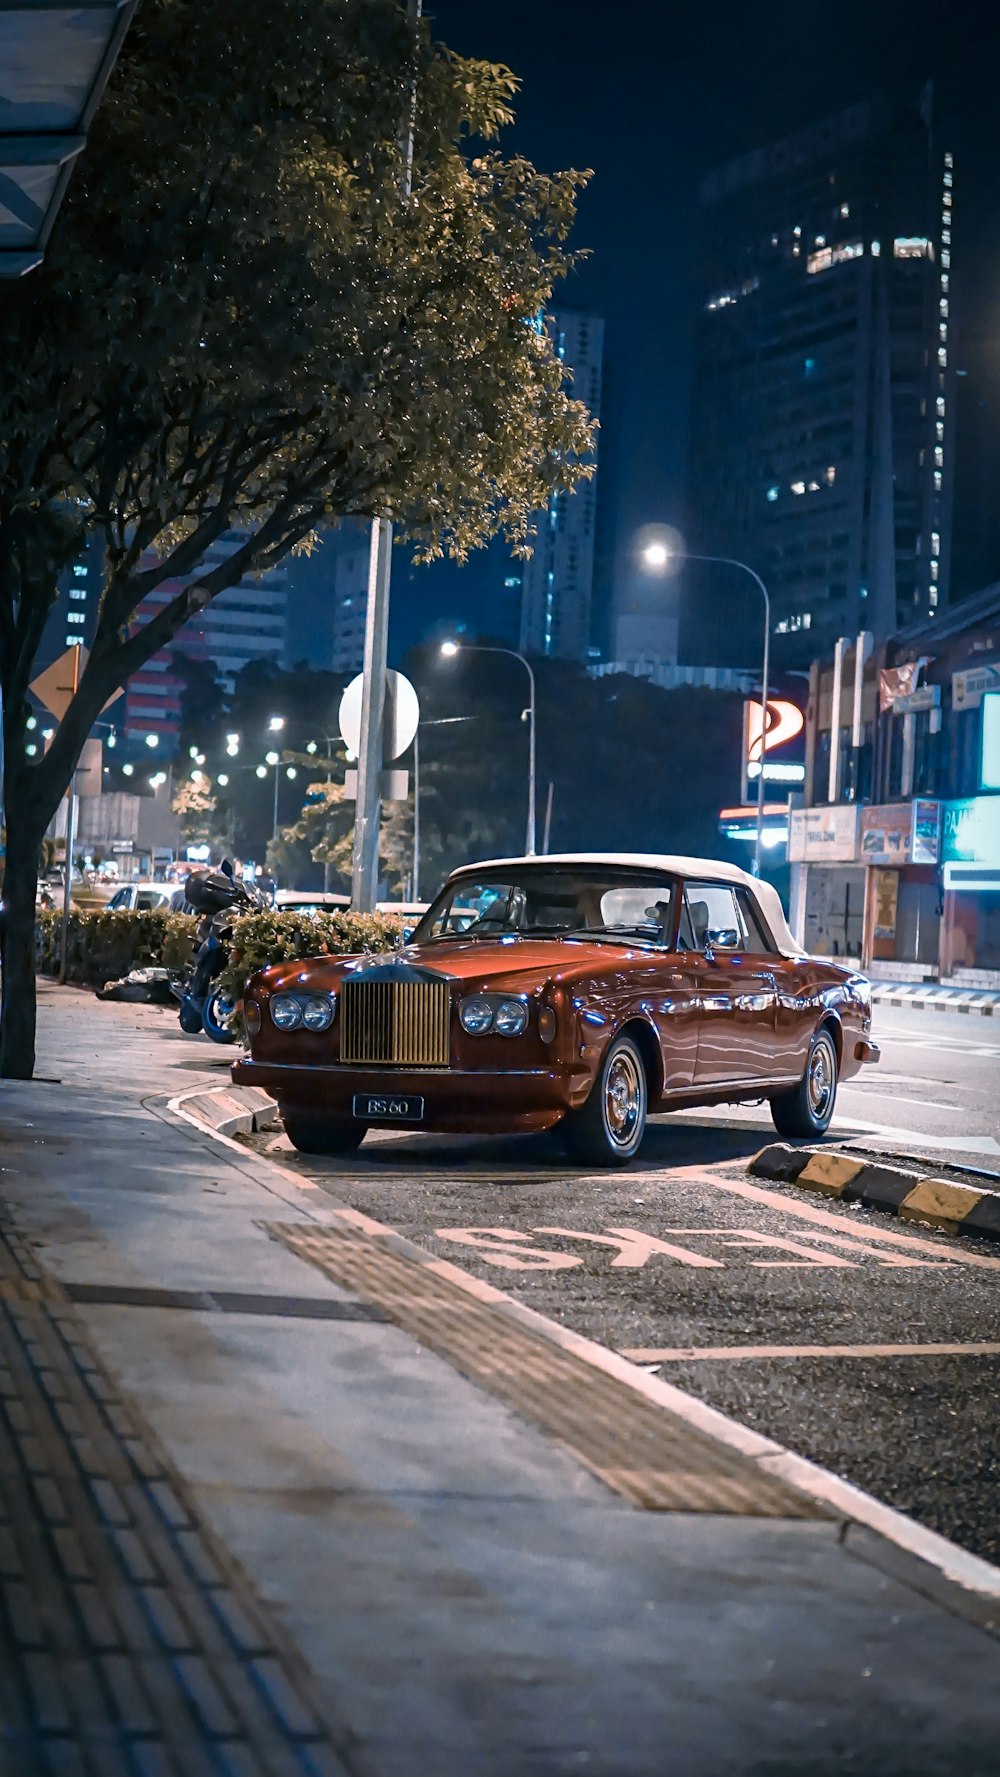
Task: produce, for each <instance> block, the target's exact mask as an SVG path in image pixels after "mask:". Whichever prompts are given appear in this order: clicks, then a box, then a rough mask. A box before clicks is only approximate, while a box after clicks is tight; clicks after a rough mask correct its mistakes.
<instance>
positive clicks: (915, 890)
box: [861, 798, 941, 977]
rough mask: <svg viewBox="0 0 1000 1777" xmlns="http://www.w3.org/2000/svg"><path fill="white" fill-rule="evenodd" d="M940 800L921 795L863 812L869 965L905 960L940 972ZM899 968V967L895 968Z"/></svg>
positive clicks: (910, 969) (910, 968)
mask: <svg viewBox="0 0 1000 1777" xmlns="http://www.w3.org/2000/svg"><path fill="white" fill-rule="evenodd" d="M940 852H941V804H940V802H935V801H930V800H926V799H922V798H918V799H916V800H914V801H910V802H892V803H886V804H883V805H875V806H873V807H871V808H864V809H862V811H861V858H862V861H863V863H864V866H865V874H866V881H865V914H864V942H863V947H862V952H861V958H862V962H863V964H864V966H865V967H866V968H870V967H874V970H875V972H876V973H879V972H881V971H880V970H879V967H878V965H879V964H883V965H884V964H889V963H892V964H902V965H904V966H905V970H906V972H907V973H908V974H910V973H912V974H915V975H918V976H923V977H926V976H929V975H934V974H936V973H937V968H938V961H939V952H940V937H941V890H940V882H939V878H938V861H939V858H940ZM892 972H893V973H895V972H896V971H895V969H894V970H893V971H892Z"/></svg>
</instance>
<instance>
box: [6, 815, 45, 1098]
mask: <svg viewBox="0 0 1000 1777" xmlns="http://www.w3.org/2000/svg"><path fill="white" fill-rule="evenodd" d="M13 788H14V786H13V785H9V789H10V790H13ZM18 800H19V798H18V797H17V796H16V795H15V797H14V802H13V806H12V805H11V801H10V799H8V803H7V857H6V869H5V872H4V896H3V926H2V935H0V952H2V957H3V981H2V988H0V1078H3V1079H5V1080H30V1079H31V1076H32V1074H33V1073H34V1069H35V891H36V888H37V885H38V854H39V851H40V849H41V843H42V835H41V834H40V833H39V831H38V828H37V826H36V824H35V822H34V821H33V820H30V819H29V820H25V819H24V815H23V811H22V810H20V809H19V808H18V807H17V801H18Z"/></svg>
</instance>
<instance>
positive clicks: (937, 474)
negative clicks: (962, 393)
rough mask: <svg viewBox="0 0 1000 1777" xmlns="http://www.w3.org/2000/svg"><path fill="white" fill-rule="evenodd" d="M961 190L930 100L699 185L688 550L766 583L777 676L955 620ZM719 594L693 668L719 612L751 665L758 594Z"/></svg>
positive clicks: (818, 132) (732, 585)
mask: <svg viewBox="0 0 1000 1777" xmlns="http://www.w3.org/2000/svg"><path fill="white" fill-rule="evenodd" d="M953 182H954V166H953V157H952V155H951V154H950V153H949V152H948V151H947V149H946V148H945V147H942V146H940V145H939V143H938V140H937V135H936V131H935V126H934V120H933V115H932V107H931V103H930V96H929V94H927V95H925V98H924V101H923V102H922V103H921V104H918V105H913V106H896V105H892V104H890V103H888V102H885V101H880V100H873V101H871V102H866V103H862V104H857V105H854V106H851V107H850V108H849V109H848V110H845V111H843V112H841V113H840V114H839V115H837V116H834V117H830V118H827V119H825V120H824V121H822V122H820V123H817V124H815V125H814V126H812V127H810V128H807V129H804V130H801V131H799V132H798V133H797V134H795V135H793V136H789V137H787V138H785V139H784V140H783V141H780V142H775V143H773V144H771V145H770V146H769V147H766V148H762V149H760V150H757V151H756V152H754V153H751V154H746V155H744V156H742V157H741V158H740V159H738V160H735V161H733V162H731V163H730V164H729V165H728V166H725V167H723V168H721V169H720V170H719V171H718V172H716V173H714V174H712V175H711V176H710V177H709V178H708V179H707V180H706V182H705V185H704V188H703V192H702V198H703V217H704V228H703V241H704V244H703V255H702V264H701V277H702V283H703V295H702V308H701V312H700V315H699V323H698V332H697V347H696V364H695V375H694V389H693V415H692V442H691V456H690V485H689V497H688V520H689V523H688V542H689V545H690V548H691V549H692V550H693V551H701V552H702V553H704V554H707V555H713V556H731V557H736V558H738V559H740V560H743V561H746V562H748V563H749V564H750V565H751V566H752V567H754V568H755V569H756V570H757V571H758V573H760V574H761V575H762V577H763V579H764V580H765V582H766V583H767V586H768V589H769V592H770V595H771V601H772V609H773V616H774V628H775V632H776V649H777V654H778V659H779V661H783V662H785V663H786V664H794V663H799V664H803V665H804V664H807V663H808V661H809V660H810V659H812V658H814V657H815V656H816V655H817V653H820V652H823V651H825V650H826V649H827V648H828V647H832V645H833V642H834V640H835V639H836V638H837V636H839V635H844V634H855V633H857V631H858V630H861V629H866V630H869V631H871V632H873V633H874V634H875V635H876V636H877V637H879V638H880V639H884V638H887V637H888V636H890V635H892V634H894V633H895V631H897V630H898V629H899V628H900V627H902V626H903V625H906V624H908V623H912V622H914V621H915V620H917V619H919V618H921V617H929V616H932V615H933V614H934V613H935V612H936V611H938V610H939V609H943V607H944V606H945V604H946V603H947V599H948V572H949V534H950V513H951V502H952V462H951V449H950V445H951V437H952V425H953V416H952V406H953V402H952V389H953V381H952V373H953V365H952V362H951V359H952V340H951V311H952V305H953V294H952V245H953V243H952V207H953V198H954V184H953ZM707 572H708V571H707V570H706V573H707ZM709 577H710V578H711V580H712V585H711V587H710V588H709V589H707V590H709V591H710V593H711V597H710V598H709V599H707V600H706V601H704V602H703V603H701V605H700V606H699V607H698V608H697V609H696V613H695V618H694V623H693V630H692V639H691V643H690V645H689V644H688V641H687V638H686V637H685V648H684V651H685V654H686V655H687V656H688V657H691V656H692V654H693V653H694V651H695V650H696V649H699V648H700V649H701V651H702V653H704V650H705V649H706V647H710V646H711V643H712V640H713V635H712V627H711V626H712V621H713V618H712V617H708V616H707V615H706V614H707V613H709V612H711V613H712V614H713V617H714V622H715V624H717V623H718V622H719V620H720V617H721V619H722V621H723V622H724V624H725V627H726V629H727V631H728V632H729V633H730V634H732V635H734V636H735V635H737V634H739V635H740V639H741V645H742V649H743V652H744V653H745V654H746V657H747V658H754V657H755V652H756V651H757V650H759V640H758V637H757V634H756V630H757V612H756V610H755V608H754V606H753V603H752V600H751V596H750V589H749V588H748V587H746V586H738V585H737V584H736V582H735V580H734V577H733V575H732V572H731V570H726V569H721V568H720V569H714V570H712V571H711V574H710V576H709ZM700 585H701V581H700V580H699V586H700ZM699 610H700V612H701V614H702V616H701V626H700V629H699V626H698V611H699Z"/></svg>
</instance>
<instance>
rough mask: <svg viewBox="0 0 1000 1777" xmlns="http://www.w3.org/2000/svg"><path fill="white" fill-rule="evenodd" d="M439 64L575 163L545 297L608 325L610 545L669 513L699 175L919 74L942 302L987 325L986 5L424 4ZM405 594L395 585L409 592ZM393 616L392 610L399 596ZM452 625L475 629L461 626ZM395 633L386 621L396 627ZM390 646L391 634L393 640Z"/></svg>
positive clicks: (520, 132) (992, 176)
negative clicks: (479, 60) (950, 244)
mask: <svg viewBox="0 0 1000 1777" xmlns="http://www.w3.org/2000/svg"><path fill="white" fill-rule="evenodd" d="M425 3H426V9H427V11H428V13H429V15H430V17H431V18H432V20H433V24H434V28H435V31H436V33H437V34H438V36H440V37H441V38H442V39H443V40H444V41H445V42H446V43H448V44H449V45H450V46H451V47H452V48H453V49H455V50H457V51H459V52H462V53H466V54H469V55H477V56H484V57H487V58H488V59H490V60H492V61H502V62H506V63H507V64H508V65H509V66H510V67H511V68H512V69H513V70H514V72H515V73H516V74H517V75H518V76H519V77H520V79H521V82H522V89H521V93H520V97H519V100H518V105H517V111H518V116H517V122H516V124H515V125H514V126H513V128H512V129H511V130H509V131H508V132H507V134H506V137H505V138H504V145H505V146H507V147H508V148H509V149H516V150H517V151H518V152H521V153H524V154H527V155H528V156H529V157H530V158H531V159H532V160H533V161H534V162H535V163H536V164H537V165H538V166H539V167H541V168H544V169H546V170H553V169H555V168H559V167H566V166H575V167H591V168H593V170H594V177H593V180H592V182H591V185H590V188H589V190H588V191H587V193H586V194H585V195H584V198H583V200H582V202H581V206H580V215H579V221H578V225H577V231H576V236H575V244H576V245H577V246H586V247H588V248H589V249H591V258H590V259H589V261H588V262H587V264H586V265H585V266H584V267H583V268H582V269H581V270H580V271H579V272H578V273H576V274H575V276H574V277H573V278H572V280H571V281H570V282H568V283H567V284H565V285H563V286H562V287H561V289H562V293H563V299H564V300H566V301H567V302H570V303H572V304H573V305H574V306H576V307H586V308H591V309H593V310H594V311H596V312H597V313H598V314H601V315H603V316H604V318H605V322H606V325H607V329H608V335H607V352H606V374H607V376H608V380H609V386H610V389H611V392H612V397H613V399H614V400H615V404H616V410H617V411H616V414H615V420H614V435H613V437H609V440H608V442H609V444H612V445H613V447H614V448H613V455H614V458H615V461H614V462H611V461H606V462H604V463H603V464H602V469H603V470H604V471H605V473H606V474H607V475H608V476H609V477H611V478H612V479H611V486H610V487H609V490H608V491H609V492H611V493H613V495H614V497H615V499H616V501H617V507H618V521H619V522H618V529H619V535H620V538H622V539H627V537H628V536H629V535H630V534H631V532H632V531H633V530H634V529H635V528H636V527H637V526H638V525H640V524H643V523H646V522H649V521H651V520H662V521H666V522H670V521H671V520H672V519H676V518H677V517H678V516H679V514H680V510H681V502H682V496H683V487H684V470H685V448H686V427H687V400H688V368H689V361H690V351H691V337H692V321H693V317H694V314H695V312H696V308H697V304H698V302H699V300H700V298H701V292H700V290H699V286H698V280H697V277H696V274H695V269H694V250H695V244H696V239H697V222H698V190H699V185H700V181H701V178H702V176H703V174H704V173H705V172H707V171H709V170H710V169H711V168H712V167H714V166H716V165H718V164H719V163H721V162H723V161H725V160H727V159H729V158H730V157H731V156H732V155H734V154H738V153H741V152H743V151H744V150H746V149H749V148H754V147H758V146H760V145H762V144H764V143H766V142H768V141H771V140H773V139H775V138H777V137H778V136H780V135H782V134H784V133H785V132H787V131H789V130H792V129H796V128H798V127H800V126H801V125H803V124H807V123H810V122H812V121H814V120H815V119H817V118H819V117H822V116H823V115H825V114H826V113H828V112H832V111H836V110H839V109H841V108H842V107H843V106H845V105H848V104H850V103H851V102H852V101H854V100H855V99H859V98H863V97H866V96H868V95H869V94H871V93H872V92H873V91H876V90H879V91H885V92H887V93H889V94H890V95H899V96H905V97H910V96H915V95H916V94H917V93H918V91H919V89H920V88H921V87H922V86H923V85H924V83H925V82H926V81H927V80H929V79H933V80H934V82H935V87H936V93H937V98H938V104H939V111H940V115H941V117H942V122H943V128H942V147H944V146H947V147H950V148H952V150H953V152H954V154H955V219H956V220H955V262H954V273H955V275H954V292H955V298H956V307H957V310H958V313H957V317H956V318H957V320H958V323H959V346H960V344H961V326H962V321H963V317H964V318H965V319H966V320H969V319H974V321H975V324H976V325H977V326H980V327H982V326H984V325H990V323H991V321H994V320H995V323H996V326H997V328H998V329H1000V196H998V190H997V187H998V178H1000V106H998V103H997V79H998V68H1000V7H998V6H997V5H996V0H989V3H988V0H952V3H951V4H950V5H947V4H943V3H936V4H931V3H929V0H923V3H921V0H915V3H913V4H909V5H902V4H893V5H890V4H886V3H885V0H868V3H867V4H865V3H863V0H849V3H846V4H844V3H841V4H828V5H825V6H820V5H816V4H814V3H812V0H800V3H799V4H777V3H775V0H756V3H755V0H739V3H736V0H715V4H713V5H693V6H687V5H685V6H679V5H670V4H669V3H664V4H660V3H658V0H638V3H633V4H632V5H621V6H615V5H607V4H605V5H600V6H598V5H595V4H587V0H572V3H571V0H502V3H500V4H492V5H490V4H486V3H485V0H425ZM463 579H464V576H461V575H457V574H454V573H451V574H449V575H440V574H432V576H431V580H430V581H429V582H428V583H427V586H426V592H424V590H423V589H421V590H420V591H419V592H418V591H417V587H418V584H419V582H418V583H417V584H414V586H413V590H414V592H416V593H417V597H416V599H415V600H413V601H412V602H411V601H410V600H406V601H405V603H406V604H407V605H409V607H410V609H409V611H408V612H407V613H406V615H405V617H404V612H403V611H402V610H400V612H399V613H398V621H399V641H400V643H408V642H410V641H411V640H416V639H417V638H418V634H419V631H420V630H421V629H424V628H426V627H428V626H431V625H433V624H434V623H435V622H436V621H438V622H439V621H443V620H444V619H445V618H447V617H451V616H453V615H455V616H460V615H462V613H461V610H460V606H461V603H462V598H463V594H462V590H461V588H462V583H463ZM411 584H412V583H411ZM401 602H402V601H401ZM469 615H470V616H471V617H472V618H473V621H474V619H475V615H476V614H475V613H474V612H470V613H469ZM394 629H395V625H394ZM404 632H405V633H404Z"/></svg>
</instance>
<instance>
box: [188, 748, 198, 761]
mask: <svg viewBox="0 0 1000 1777" xmlns="http://www.w3.org/2000/svg"><path fill="white" fill-rule="evenodd" d="M197 757H198V748H197V747H188V758H189V759H197Z"/></svg>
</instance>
